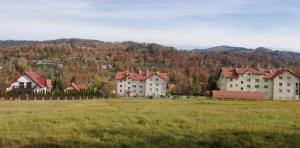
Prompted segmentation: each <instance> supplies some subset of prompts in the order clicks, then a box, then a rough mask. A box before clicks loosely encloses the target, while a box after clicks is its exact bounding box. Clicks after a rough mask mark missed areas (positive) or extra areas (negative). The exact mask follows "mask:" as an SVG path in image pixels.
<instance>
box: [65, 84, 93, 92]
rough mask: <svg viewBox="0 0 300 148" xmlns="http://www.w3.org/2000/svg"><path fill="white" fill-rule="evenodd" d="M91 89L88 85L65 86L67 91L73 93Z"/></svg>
mask: <svg viewBox="0 0 300 148" xmlns="http://www.w3.org/2000/svg"><path fill="white" fill-rule="evenodd" d="M87 89H89V86H88V84H84V83H83V84H79V83H70V84H68V85H66V86H65V91H71V90H76V91H80V90H87Z"/></svg>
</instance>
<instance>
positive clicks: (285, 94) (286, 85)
mask: <svg viewBox="0 0 300 148" xmlns="http://www.w3.org/2000/svg"><path fill="white" fill-rule="evenodd" d="M281 77H282V79H280V78H281ZM289 78H290V79H289ZM280 83H281V84H282V86H280ZM296 83H298V86H299V79H298V78H297V77H295V76H294V75H293V74H291V73H290V72H285V73H283V74H281V75H279V76H277V77H276V78H275V79H274V90H273V91H274V96H273V99H275V100H299V94H296ZM298 91H299V90H298ZM298 93H299V92H298Z"/></svg>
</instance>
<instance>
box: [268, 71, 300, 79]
mask: <svg viewBox="0 0 300 148" xmlns="http://www.w3.org/2000/svg"><path fill="white" fill-rule="evenodd" d="M285 72H289V73H291V74H292V75H294V76H295V77H297V78H298V79H300V77H299V76H298V75H297V74H295V73H294V72H293V71H292V70H290V69H274V70H273V72H271V73H268V74H266V75H265V76H264V78H265V79H274V78H276V77H278V76H280V75H281V74H283V73H285Z"/></svg>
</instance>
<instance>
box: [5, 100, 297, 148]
mask: <svg viewBox="0 0 300 148" xmlns="http://www.w3.org/2000/svg"><path fill="white" fill-rule="evenodd" d="M299 145H300V102H284V101H213V100H197V99H185V100H117V99H115V100H105V101H104V100H94V101H93V100H85V101H36V102H35V101H31V102H26V101H21V102H20V101H11V102H9V101H0V147H172V148H173V147H299Z"/></svg>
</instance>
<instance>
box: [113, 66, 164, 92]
mask: <svg viewBox="0 0 300 148" xmlns="http://www.w3.org/2000/svg"><path fill="white" fill-rule="evenodd" d="M116 80H117V94H118V95H119V96H124V97H132V96H136V97H160V96H165V95H166V90H167V82H168V73H166V72H149V71H146V72H142V71H139V72H138V73H136V72H128V71H121V72H117V74H116Z"/></svg>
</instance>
